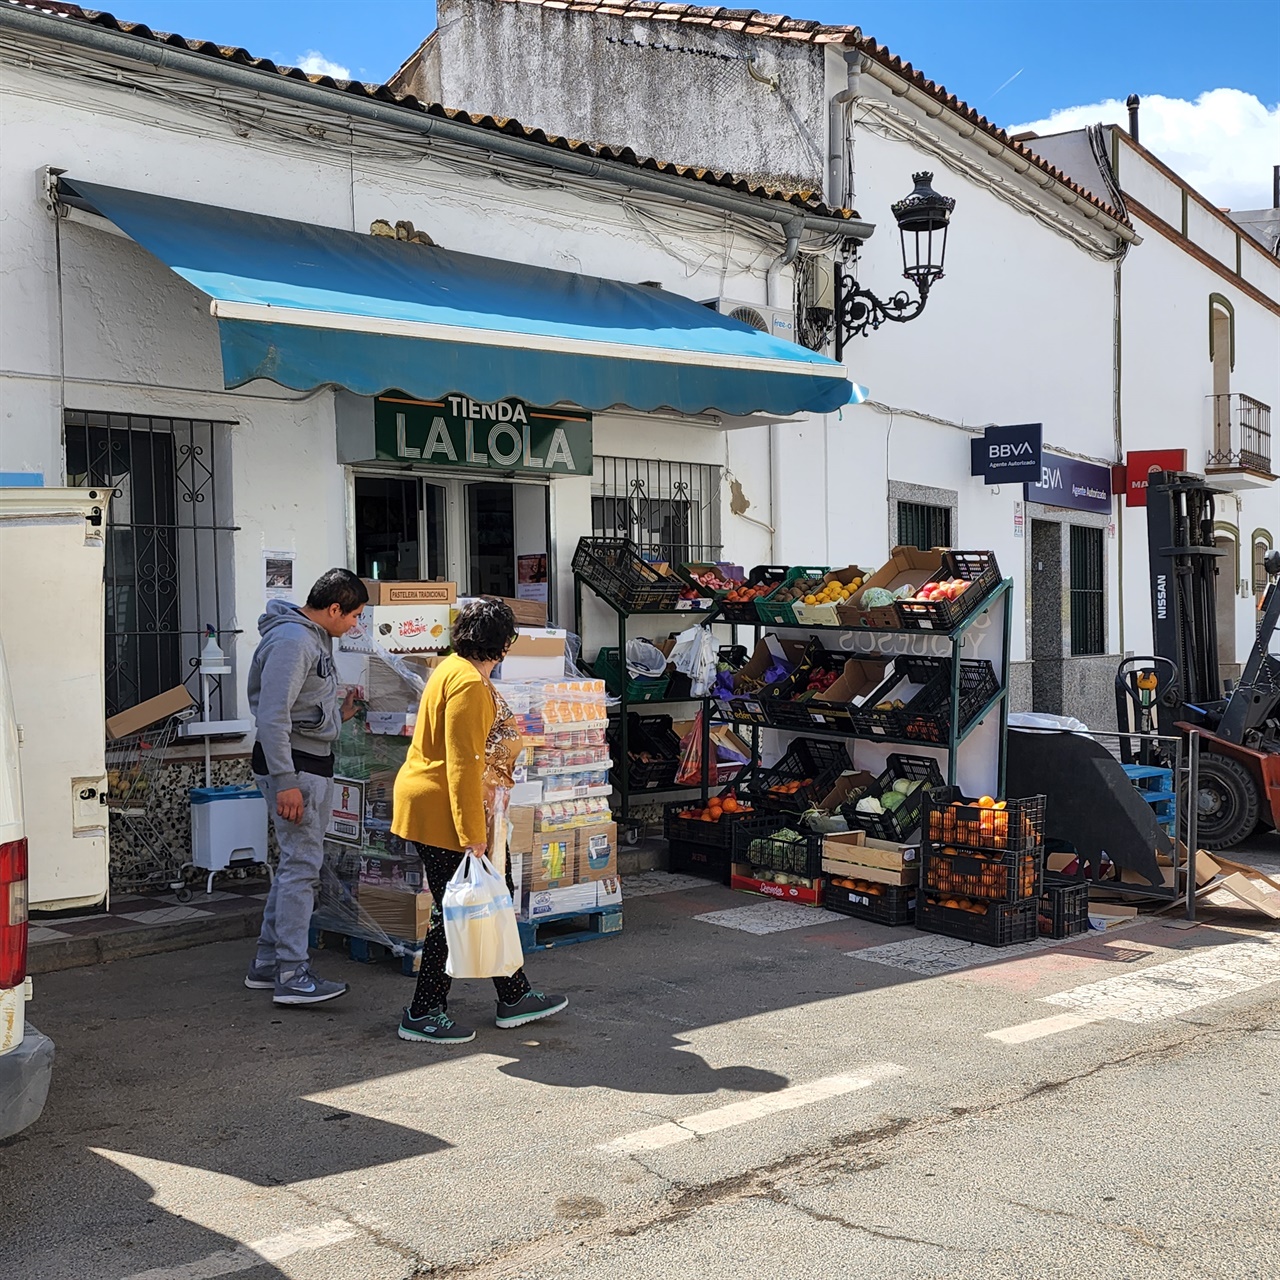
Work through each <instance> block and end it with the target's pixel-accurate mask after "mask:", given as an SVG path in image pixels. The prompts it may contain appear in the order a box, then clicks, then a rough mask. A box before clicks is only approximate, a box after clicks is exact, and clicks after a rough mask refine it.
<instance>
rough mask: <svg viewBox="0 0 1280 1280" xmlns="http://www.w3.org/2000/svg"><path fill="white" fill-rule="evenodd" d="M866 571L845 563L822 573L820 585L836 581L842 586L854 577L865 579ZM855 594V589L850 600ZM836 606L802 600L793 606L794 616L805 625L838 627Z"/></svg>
mask: <svg viewBox="0 0 1280 1280" xmlns="http://www.w3.org/2000/svg"><path fill="white" fill-rule="evenodd" d="M868 572H869V571H868V570H866V569H860V568H859V567H858V566H857V565H856V564H850V565H846V566H845V567H844V568H843V569H832V570H831V572H830V573H824V574H823V575H822V585H823V586H824V587H825V586H827V585H828V584H829V583H832V582H838V583H839V584H840V585H841V586H844V584H845V583H846V582H852V581H853V580H854V578H863V579H865V578H866V577H867V574H868ZM861 590H862V588H861V587H859V588H858V591H861ZM857 594H858V592H857V591H855V592H854V593H853V595H851V596H850V597H849V598H850V599H851V600H852V599H854V598H855V597H856V596H857ZM838 607H839V606H838V605H835V604H805V603H804V602H803V601H802V602H801V603H799V604H797V605H795V606H794V608H795V611H796V617H797V618H798V619H799V620H800V622H802V623H803V624H804V625H805V626H807V627H838V626H839V625H840V615H839V613H838V612H837V610H838Z"/></svg>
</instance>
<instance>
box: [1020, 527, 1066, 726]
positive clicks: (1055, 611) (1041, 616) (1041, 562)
mask: <svg viewBox="0 0 1280 1280" xmlns="http://www.w3.org/2000/svg"><path fill="white" fill-rule="evenodd" d="M1027 603H1028V605H1029V606H1030V609H1031V708H1032V710H1033V711H1045V712H1048V713H1049V714H1051V715H1061V714H1062V526H1061V525H1060V524H1055V523H1054V522H1053V521H1051V520H1032V521H1031V590H1030V599H1029V600H1028V602H1027Z"/></svg>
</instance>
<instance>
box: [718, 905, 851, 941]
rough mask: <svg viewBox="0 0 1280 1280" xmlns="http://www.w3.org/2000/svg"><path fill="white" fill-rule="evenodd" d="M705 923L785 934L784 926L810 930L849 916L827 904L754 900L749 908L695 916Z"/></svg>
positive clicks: (749, 930)
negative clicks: (819, 905) (815, 904)
mask: <svg viewBox="0 0 1280 1280" xmlns="http://www.w3.org/2000/svg"><path fill="white" fill-rule="evenodd" d="M693 918H694V919H695V920H701V921H702V922H703V923H704V924H718V925H722V926H723V927H724V928H726V929H741V930H742V932H743V933H755V934H763V933H781V932H782V931H783V930H784V929H807V928H808V927H809V926H810V925H815V924H833V923H843V922H844V921H847V920H848V918H849V917H848V916H843V915H841V914H840V913H839V912H836V911H827V910H826V909H825V908H823V907H802V906H801V905H800V904H799V903H798V902H770V901H769V900H768V899H767V898H766V899H765V900H764V901H762V902H753V903H752V904H751V905H750V906H747V907H727V908H726V909H725V910H723V911H707V912H704V913H703V914H702V915H700V916H694V917H693Z"/></svg>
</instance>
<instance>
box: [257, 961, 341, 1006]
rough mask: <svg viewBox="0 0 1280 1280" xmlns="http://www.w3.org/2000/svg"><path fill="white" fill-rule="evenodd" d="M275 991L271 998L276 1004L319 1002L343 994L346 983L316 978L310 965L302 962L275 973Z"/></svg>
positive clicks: (334, 998) (333, 998)
mask: <svg viewBox="0 0 1280 1280" xmlns="http://www.w3.org/2000/svg"><path fill="white" fill-rule="evenodd" d="M275 992H276V993H275V995H274V996H273V997H272V998H273V1000H274V1001H275V1003H276V1004H320V1003H321V1002H322V1001H325V1000H336V999H337V998H338V997H339V996H345V995H346V994H347V984H346V983H345V982H326V981H325V979H324V978H317V977H316V975H315V974H314V973H312V972H311V966H310V965H309V964H303V965H299V966H298V968H296V969H292V970H284V969H281V970H280V972H279V973H278V974H276V982H275Z"/></svg>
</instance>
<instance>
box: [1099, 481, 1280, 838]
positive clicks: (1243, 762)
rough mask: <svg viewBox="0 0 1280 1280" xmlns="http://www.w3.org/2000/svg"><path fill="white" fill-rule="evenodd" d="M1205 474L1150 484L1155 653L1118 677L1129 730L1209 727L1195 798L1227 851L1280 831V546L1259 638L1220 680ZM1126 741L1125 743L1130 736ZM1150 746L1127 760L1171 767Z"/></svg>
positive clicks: (1123, 728)
mask: <svg viewBox="0 0 1280 1280" xmlns="http://www.w3.org/2000/svg"><path fill="white" fill-rule="evenodd" d="M1221 492H1223V491H1222V490H1220V489H1212V488H1210V487H1209V486H1208V485H1207V484H1206V483H1205V479H1204V477H1203V476H1198V475H1190V474H1187V473H1185V472H1172V471H1170V472H1158V473H1155V474H1153V475H1152V476H1151V479H1150V483H1149V485H1148V487H1147V544H1148V556H1149V559H1150V565H1151V620H1152V636H1153V647H1154V648H1155V653H1154V655H1152V656H1150V657H1141V658H1127V659H1125V661H1124V662H1122V663H1121V664H1120V668H1119V670H1118V672H1117V673H1116V713H1117V717H1118V720H1119V724H1118V726H1117V727H1118V728H1119V730H1120V732H1121V733H1125V732H1128V731H1130V730H1132V729H1137V730H1138V731H1139V732H1142V733H1156V734H1164V735H1169V736H1170V737H1179V736H1180V737H1183V738H1186V737H1187V736H1188V735H1189V734H1190V733H1191V732H1192V731H1193V730H1194V731H1196V732H1198V733H1199V735H1200V770H1199V787H1198V790H1197V793H1196V796H1195V802H1196V807H1197V811H1198V821H1199V839H1200V843H1201V844H1203V845H1204V846H1205V848H1208V849H1229V848H1231V847H1232V846H1233V845H1237V844H1239V843H1240V842H1241V841H1242V840H1245V839H1247V838H1248V837H1249V836H1250V835H1252V834H1253V832H1254V831H1255V830H1257V829H1263V830H1265V829H1267V828H1271V829H1273V830H1280V657H1278V656H1277V655H1276V654H1275V653H1273V652H1272V651H1271V646H1272V643H1273V642H1274V641H1275V640H1276V638H1277V634H1278V632H1280V581H1277V579H1280V551H1270V552H1268V553H1267V556H1266V559H1265V560H1264V562H1263V567H1264V569H1265V570H1266V574H1267V577H1268V583H1267V586H1266V590H1265V591H1264V592H1263V595H1262V601H1261V604H1260V606H1259V612H1258V630H1257V637H1256V639H1255V640H1254V644H1253V648H1252V650H1250V653H1249V656H1248V658H1247V660H1246V661H1245V664H1244V667H1243V669H1242V670H1241V673H1240V679H1239V680H1238V681H1237V683H1236V684H1235V687H1234V688H1233V687H1231V685H1230V682H1228V683H1227V685H1226V687H1224V685H1223V681H1222V679H1221V675H1220V673H1219V670H1218V629H1217V612H1216V608H1215V605H1216V600H1217V577H1218V568H1217V557H1219V556H1221V555H1223V554H1224V553H1223V552H1222V551H1220V550H1218V549H1217V548H1216V547H1215V546H1214V541H1213V523H1214V496H1215V495H1216V494H1219V493H1221ZM1121 741H1122V743H1126V744H1127V742H1128V740H1127V739H1122V740H1121ZM1157 756H1158V747H1157V746H1156V745H1155V744H1153V743H1150V742H1144V743H1143V744H1142V748H1141V751H1140V752H1139V753H1137V754H1136V755H1135V753H1133V752H1132V751H1131V750H1128V749H1127V747H1126V748H1125V749H1124V762H1125V763H1126V764H1134V763H1138V764H1159V765H1167V764H1168V763H1169V762H1168V761H1167V760H1163V759H1159V758H1157Z"/></svg>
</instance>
